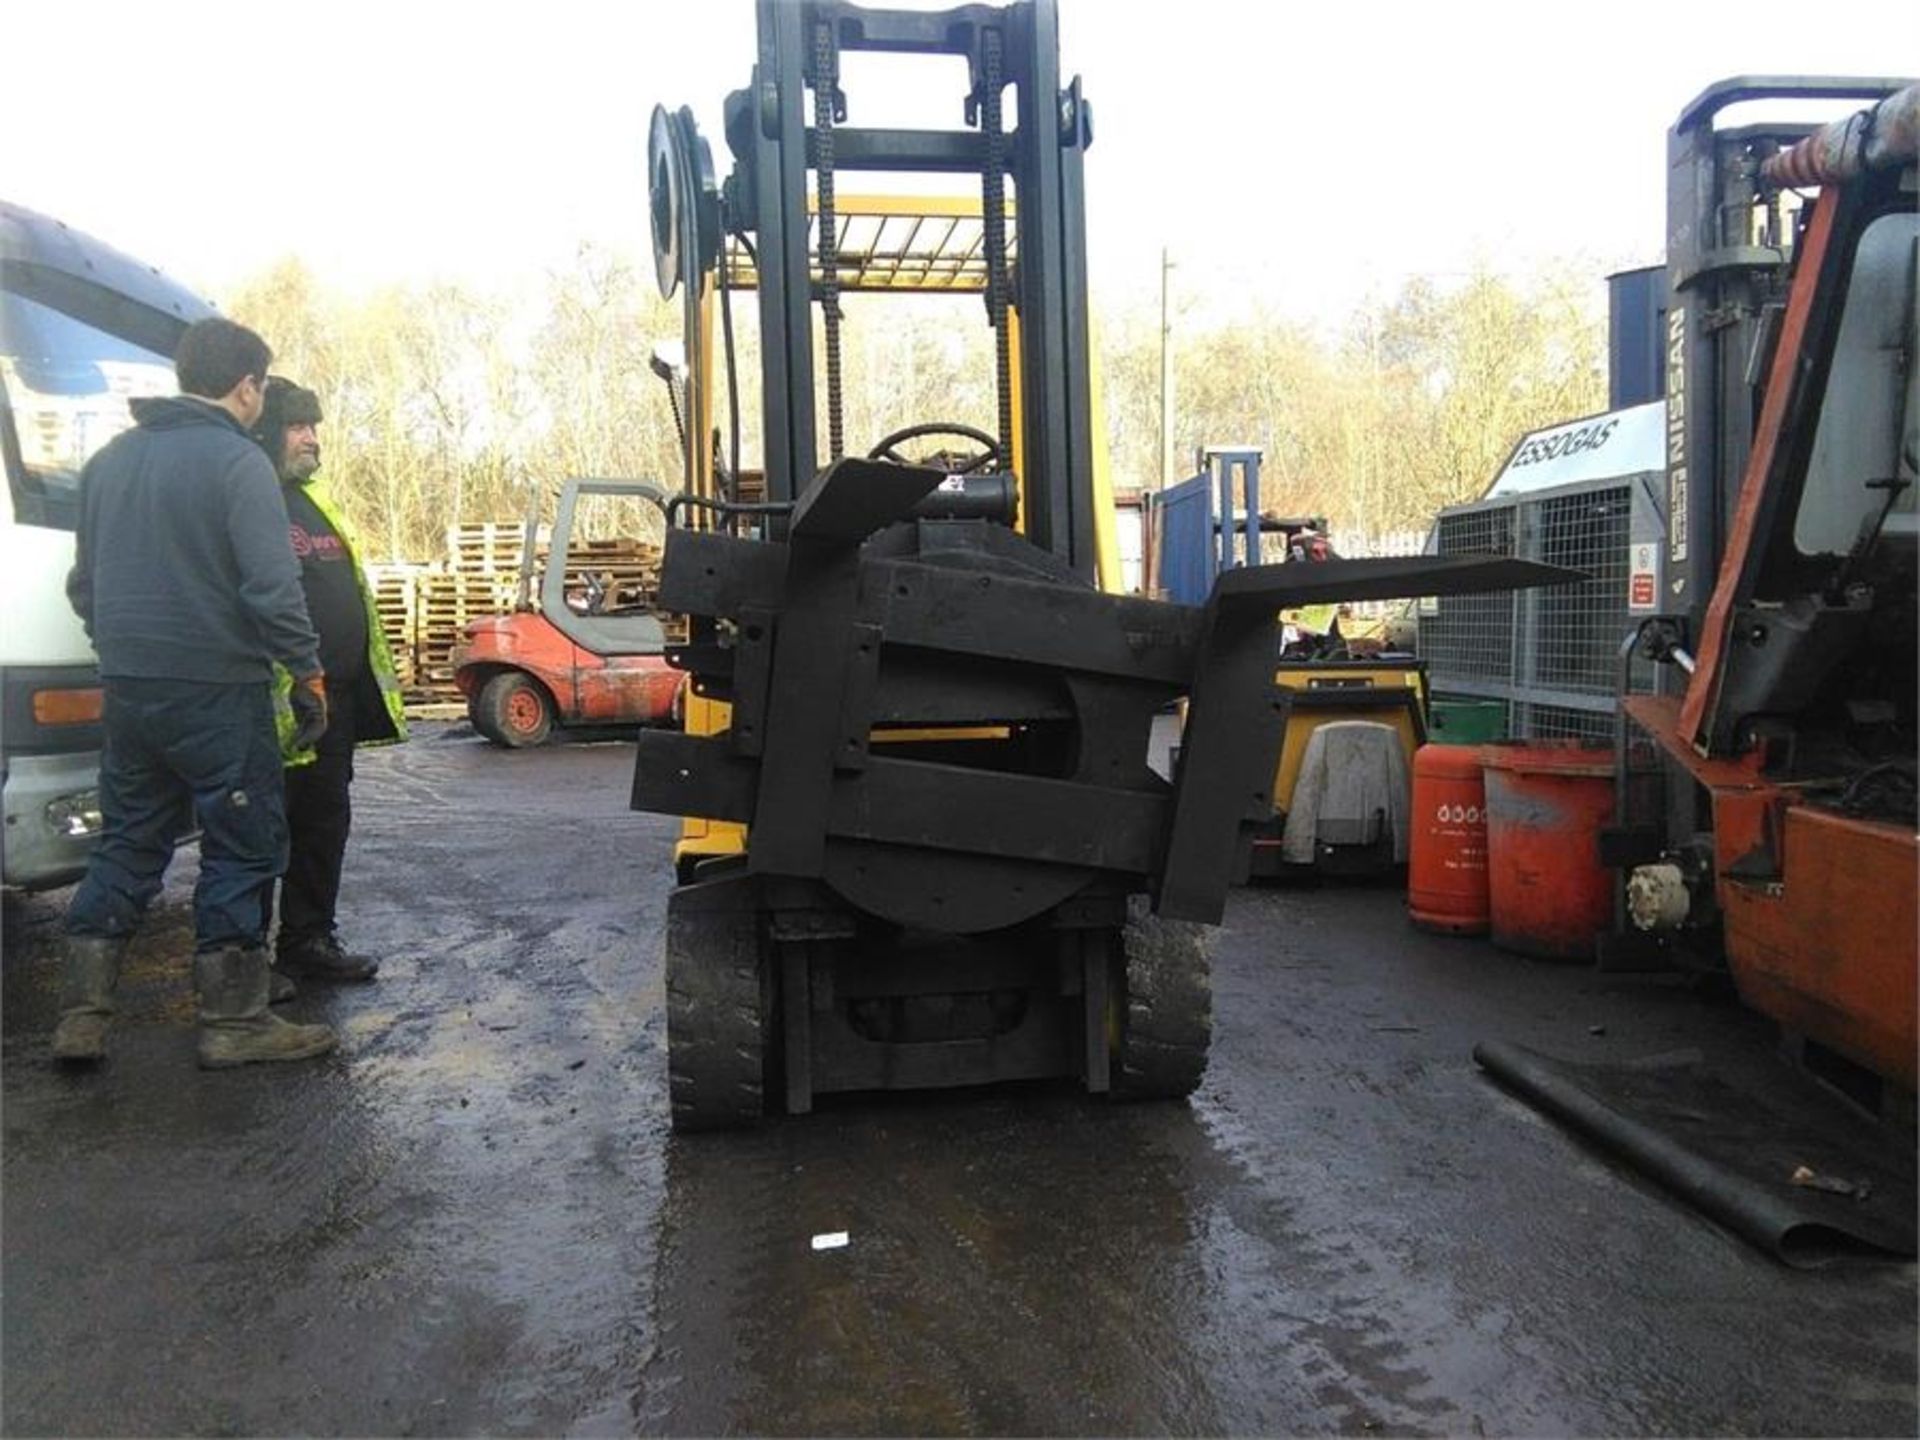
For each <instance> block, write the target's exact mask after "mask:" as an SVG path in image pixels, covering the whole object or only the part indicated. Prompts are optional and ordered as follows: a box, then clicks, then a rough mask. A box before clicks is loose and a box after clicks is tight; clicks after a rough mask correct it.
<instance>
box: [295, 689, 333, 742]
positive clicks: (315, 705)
mask: <svg viewBox="0 0 1920 1440" xmlns="http://www.w3.org/2000/svg"><path fill="white" fill-rule="evenodd" d="M290 698H291V699H292V701H293V748H294V749H296V750H311V749H312V748H313V747H314V746H315V745H318V744H319V743H320V737H321V736H322V735H324V734H326V733H327V677H326V676H325V675H324V674H322V673H321V672H320V671H318V670H316V671H314V672H313V674H311V675H302V676H301V677H300V678H299V679H297V680H295V681H294V682H293V694H292V696H291V697H290Z"/></svg>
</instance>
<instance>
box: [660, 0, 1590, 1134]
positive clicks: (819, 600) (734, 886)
mask: <svg viewBox="0 0 1920 1440" xmlns="http://www.w3.org/2000/svg"><path fill="white" fill-rule="evenodd" d="M757 18H758V47H757V56H756V63H755V66H754V70H753V73H752V77H751V79H750V81H749V83H748V85H747V87H746V88H744V89H742V90H740V91H737V92H735V93H734V94H733V95H731V96H730V97H729V98H728V100H727V102H726V107H725V129H726V142H727V146H728V149H729V150H730V152H731V154H732V157H733V169H732V172H731V174H730V175H729V176H728V177H727V178H726V180H725V181H724V182H719V181H717V180H716V178H715V174H714V168H713V164H712V159H711V152H710V150H709V148H708V146H707V144H706V142H705V140H704V139H703V138H702V137H701V136H700V134H699V132H698V129H697V127H696V126H695V124H694V122H693V118H692V115H691V112H690V111H688V110H685V109H682V110H679V111H677V112H675V111H668V110H666V109H665V108H661V109H659V110H657V111H656V112H655V119H654V129H653V137H652V143H651V145H650V154H649V165H648V169H649V184H650V191H651V215H652V228H653V237H654V244H655V256H656V261H657V267H658V273H659V278H660V281H661V286H662V290H663V293H667V294H669V295H671V294H673V293H676V292H678V293H680V294H681V295H682V297H683V301H684V315H685V324H686V342H687V343H686V353H687V356H688V358H689V364H688V367H687V375H686V377H685V379H684V381H683V385H684V391H683V397H682V398H683V413H684V414H685V415H687V416H688V417H689V423H688V426H687V430H688V435H689V444H688V447H687V451H686V454H685V457H684V459H685V476H684V488H683V490H682V492H681V493H680V494H679V495H676V496H675V497H673V499H671V500H670V501H669V502H668V507H667V508H668V511H669V520H670V528H669V531H668V536H667V543H666V548H665V555H664V559H663V569H662V576H661V586H660V598H661V602H662V605H663V606H664V607H665V608H667V609H669V610H672V611H674V612H677V613H684V614H685V615H686V616H687V617H688V639H687V642H686V643H685V644H682V645H677V646H673V647H670V648H669V651H668V658H669V660H670V661H671V662H672V663H673V664H675V665H676V666H678V667H680V668H682V669H684V670H686V671H687V672H689V675H690V677H691V686H692V689H693V692H694V696H695V699H696V701H697V702H724V705H725V709H724V711H722V710H720V709H719V708H718V706H717V705H716V706H715V708H714V709H713V710H712V711H711V712H709V715H708V719H709V720H713V721H723V722H724V728H721V729H717V730H715V731H714V732H713V733H704V734H703V733H698V732H699V731H701V730H703V729H708V728H709V726H707V725H701V724H694V723H692V717H693V713H694V710H695V709H696V708H697V706H696V705H695V704H690V705H689V717H690V723H689V726H688V733H669V732H647V733H644V734H642V735H641V736H640V739H639V745H638V754H637V757H636V764H635V771H634V784H633V795H632V802H633V804H634V806H635V808H637V809H643V810H650V811H654V812H659V813H666V814H672V815H679V816H684V817H697V818H699V819H702V820H705V821H707V822H709V823H712V824H719V825H726V824H732V825H738V826H743V827H744V848H742V849H740V850H739V851H738V852H737V853H734V854H730V855H729V854H718V855H715V856H714V857H713V858H711V859H708V860H704V861H702V862H700V863H697V864H695V865H693V866H692V867H690V873H689V874H688V875H687V876H686V878H687V879H688V881H689V882H690V883H686V884H683V885H680V886H679V887H677V888H676V890H675V891H674V893H673V895H672V896H671V898H670V901H669V906H668V920H667V926H666V936H665V947H666V957H665V960H666V987H667V997H668V1066H669V1071H670V1092H671V1100H672V1113H673V1123H674V1125H675V1127H676V1128H677V1129H681V1130H692V1129H708V1128H716V1127H723V1126H732V1125H742V1124H751V1123H754V1122H756V1121H758V1120H760V1119H761V1118H762V1116H763V1115H764V1114H766V1113H767V1112H768V1111H769V1110H779V1109H784V1110H785V1111H786V1112H788V1113H790V1114H798V1113H804V1112H806V1111H807V1110H809V1109H810V1108H811V1107H812V1105H813V1102H814V1097H815V1096H817V1095H820V1094H823V1093H827V1092H834V1091H872V1090H884V1089H915V1088H927V1087H936V1086H952V1085H972V1084H982V1083H988V1082H996V1081H1006V1080H1021V1079H1039V1078H1047V1077H1068V1078H1072V1079H1077V1080H1079V1081H1080V1082H1081V1083H1083V1084H1084V1085H1085V1087H1086V1088H1087V1089H1088V1090H1089V1091H1091V1092H1095V1093H1103V1094H1114V1095H1124V1096H1133V1097H1155V1096H1163V1097H1172V1096H1184V1095H1186V1094H1187V1093H1189V1092H1190V1091H1191V1090H1192V1089H1193V1088H1194V1087H1195V1086H1196V1085H1197V1084H1198V1082H1199V1080H1200V1077H1201V1074H1202V1072H1203V1070H1204V1067H1205V1064H1206V1057H1207V1048H1208V1043H1209V1038H1210V1034H1211V1001H1210V984H1209V977H1208V962H1207V950H1206V930H1205V927H1206V926H1208V925H1210V924H1213V923H1217V922H1218V920H1219V919H1220V916H1221V912H1222V908H1223V906H1224V902H1225V897H1226V890H1227V886H1228V882H1229V878H1230V876H1231V875H1232V874H1233V873H1234V872H1235V871H1236V869H1237V868H1239V864H1240V863H1241V860H1242V852H1243V851H1244V848H1245V846H1246V844H1247V842H1248V840H1249V838H1250V835H1251V832H1252V830H1253V828H1254V827H1255V826H1257V825H1258V824H1259V823H1261V822H1262V821H1264V820H1265V819H1266V818H1267V817H1268V815H1269V814H1270V811H1271V803H1272V783H1273V776H1274V773H1275V765H1276V761H1277V757H1278V753H1279V745H1280V738H1281V727H1282V723H1283V716H1282V713H1281V707H1280V706H1279V705H1278V704H1277V703H1276V697H1275V694H1274V681H1273V657H1274V651H1275V640H1276V627H1275V616H1276V615H1277V613H1278V612H1279V611H1280V610H1281V609H1283V608H1285V607H1288V606H1296V605H1305V604H1313V603H1322V602H1325V601H1329V600H1349V599H1368V598H1392V597H1400V596H1409V595H1416V594H1435V593H1455V592H1458V591H1461V590H1487V589H1499V588H1510V587H1512V586H1515V585H1521V584H1532V583H1552V582H1553V581H1554V580H1555V579H1557V578H1562V572H1559V571H1556V570H1552V569H1550V568H1548V567H1541V566H1534V565H1530V564H1528V563H1527V562H1519V561H1512V560H1487V559H1469V560H1440V561H1435V560H1433V559H1430V558H1424V557H1423V558H1418V559H1414V560H1362V561H1348V562H1333V563H1328V564H1324V565H1313V566H1291V567H1281V566H1275V567H1251V568H1245V569H1239V570H1235V571H1233V572H1232V573H1230V574H1227V575H1223V576H1221V577H1220V578H1219V580H1218V581H1217V582H1216V583H1215V585H1214V587H1213V589H1212V592H1211V593H1210V595H1209V596H1208V598H1207V600H1206V603H1205V604H1204V605H1199V606H1189V605H1173V604H1166V603H1162V602H1157V601H1153V600H1148V599H1143V598H1139V597H1130V596H1122V595H1117V594H1113V593H1109V592H1107V591H1105V590H1103V589H1101V588H1100V586H1099V584H1098V580H1099V578H1100V574H1099V572H1100V564H1099V551H1100V546H1099V544H1098V533H1099V528H1100V526H1099V522H1100V518H1101V515H1100V511H1101V504H1100V499H1099V496H1098V494H1097V484H1096V470H1095V456H1096V452H1097V449H1098V442H1099V436H1098V432H1097V429H1096V425H1097V413H1096V407H1095V403H1094V392H1095V388H1096V385H1095V377H1094V374H1093V368H1092V367H1093V356H1092V350H1091V345H1090V341H1089V330H1088V317H1087V295H1086V247H1085V235H1084V218H1083V215H1084V212H1083V185H1084V168H1083V162H1084V157H1085V154H1086V151H1087V147H1088V145H1089V144H1090V142H1091V140H1092V137H1093V118H1092V110H1091V107H1090V106H1089V104H1088V102H1087V100H1086V97H1085V94H1084V92H1083V90H1082V86H1081V83H1080V81H1079V80H1078V79H1075V80H1072V81H1070V82H1066V83H1063V81H1062V77H1061V73H1060V69H1059V59H1058V40H1057V30H1058V27H1057V16H1056V12H1055V8H1054V3H1053V0H1016V3H1013V4H1010V5H1007V6H1004V7H999V6H986V5H969V6H964V7H960V8H957V9H952V10H945V11H904V10H887V9H866V8H861V7H856V6H853V5H849V4H844V3H839V0H758V5H757ZM853 52H861V53H864V54H869V55H875V54H878V55H886V54H892V55H911V56H922V57H924V56H948V57H953V59H954V60H955V62H957V63H956V64H955V66H954V69H955V71H956V72H958V71H959V70H960V69H962V68H964V71H965V76H966V83H965V85H964V86H960V85H956V88H955V93H954V96H953V98H954V101H955V102H956V110H957V111H958V112H959V115H960V116H961V117H962V118H963V120H964V125H963V127H962V128H959V129H951V130H896V129H882V128H869V127H860V126H855V125H852V124H849V123H848V121H849V118H850V116H851V115H852V114H853V105H852V103H851V102H850V100H849V98H848V96H847V95H846V93H845V91H844V90H843V88H842V85H841V76H842V71H841V60H842V57H843V56H844V55H846V54H849V53H853ZM956 78H957V73H956ZM870 171H888V172H909V173H917V174H921V175H943V176H949V177H955V176H957V177H963V178H965V179H968V180H970V181H971V183H972V184H974V185H977V186H978V193H979V197H980V200H979V213H980V217H981V235H980V244H979V249H978V259H979V263H980V264H981V266H982V267H983V284H982V299H983V301H984V309H985V317H986V321H987V323H988V324H989V325H990V326H991V327H992V332H993V341H994V344H993V350H994V364H995V387H994V394H995V399H996V413H995V414H994V415H993V416H991V417H981V418H980V423H978V424H977V425H973V424H967V423H965V422H962V421H960V420H957V419H947V418H943V417H929V419H928V420H927V421H926V422H924V423H923V424H919V425H914V426H909V427H906V428H904V429H903V430H900V431H897V432H895V433H893V434H891V435H887V436H881V437H874V438H873V439H872V440H871V441H870V442H869V443H867V444H864V445H859V444H857V443H856V444H855V445H854V446H852V447H850V445H849V437H847V435H846V434H845V423H844V414H843V411H844V406H843V385H844V377H843V374H842V353H841V333H842V327H843V324H844V319H843V315H842V310H841V295H842V284H843V280H844V278H845V275H846V271H847V266H845V265H844V264H843V263H842V256H841V246H842V242H843V239H844V238H845V237H844V230H843V227H842V225H841V223H840V219H839V215H838V208H837V204H836V197H837V188H836V187H837V184H838V180H839V177H840V176H841V175H842V174H843V173H844V172H870ZM1009 180H1011V182H1012V186H1013V190H1014V192H1015V197H1014V198H1017V209H1016V208H1013V207H1011V206H1010V205H1009V196H1008V194H1007V184H1008V181H1009ZM809 181H811V182H812V183H811V189H812V197H811V199H810V196H809V188H810V186H809ZM1015 216H1017V226H1016V222H1015ZM735 245H737V246H738V247H739V248H740V249H741V250H743V251H744V252H745V253H746V254H747V255H748V256H750V257H751V259H752V261H753V263H754V265H755V268H756V271H757V288H756V290H755V292H754V296H755V301H756V303H757V309H758V318H759V336H760V351H761V354H760V375H759V380H760V386H759V390H760V394H759V401H760V405H759V409H760V422H761V424H760V428H761V437H760V438H761V444H762V464H763V467H764V475H765V492H764V498H756V499H747V498H745V497H744V496H743V495H742V494H741V492H740V489H739V487H738V486H737V485H736V483H735V479H734V477H735V476H737V475H738V474H739V471H740V466H739V443H738V439H737V436H738V426H737V422H736V423H734V424H732V425H731V426H730V427H729V428H730V429H731V430H732V431H733V435H734V437H735V438H734V442H733V444H732V445H731V446H726V445H724V444H723V445H722V446H720V447H718V449H719V450H720V452H721V453H722V454H723V455H725V456H726V459H725V461H724V463H715V457H714V450H715V448H716V447H713V446H710V445H709V444H708V443H707V437H708V435H709V433H710V429H709V427H710V426H711V423H712V416H713V412H714V408H715V407H714V395H715V393H716V390H717V386H716V383H715V376H714V374H713V371H714V369H715V366H714V365H713V363H712V361H711V359H710V358H709V357H710V356H711V354H712V351H713V334H712V328H713V319H712V317H713V314H714V310H715V308H716V307H715V306H714V304H713V303H712V302H713V300H714V298H715V296H716V294H717V297H718V300H719V302H720V303H719V305H718V307H717V308H718V311H719V317H720V330H721V335H720V341H721V345H722V347H723V350H724V353H725V354H726V356H727V358H728V365H729V370H731V368H732V353H733V343H732V334H731V330H732V327H731V324H730V323H729V317H730V311H731V304H732V302H731V295H730V276H729V274H728V273H727V272H728V269H729V268H730V267H729V266H728V265H727V264H725V263H723V258H724V257H725V256H726V255H727V254H728V252H729V251H730V249H731V248H732V247H733V246H735ZM1016 249H1017V263H1016V260H1015V252H1016ZM902 303H910V302H906V301H903V302H902ZM736 403H737V402H736ZM929 430H934V431H938V432H940V443H939V444H938V446H937V449H938V450H939V451H940V452H942V453H941V454H940V456H939V460H938V463H915V462H913V461H912V460H911V459H910V458H909V454H908V451H907V449H906V448H905V447H907V446H908V445H910V444H912V443H914V442H917V441H922V440H925V439H927V438H928V431H929ZM822 432H824V434H823V433H822ZM823 439H824V441H825V454H824V457H823V455H822V453H821V442H822V440H823ZM823 460H824V463H823ZM1181 697H1189V698H1190V713H1189V724H1188V730H1187V741H1186V744H1185V746H1184V747H1183V749H1182V753H1181V758H1180V762H1179V765H1178V768H1177V769H1176V771H1175V773H1174V776H1173V778H1172V780H1171V781H1167V780H1164V779H1162V778H1161V777H1160V776H1159V775H1157V774H1156V773H1155V772H1154V770H1153V769H1152V768H1151V767H1150V766H1149V764H1148V747H1149V738H1150V732H1151V729H1152V726H1153V721H1154V717H1155V716H1156V714H1157V713H1158V712H1159V711H1160V710H1161V708H1162V707H1163V706H1165V705H1166V704H1168V703H1170V702H1172V701H1175V700H1177V699H1179V698H1181Z"/></svg>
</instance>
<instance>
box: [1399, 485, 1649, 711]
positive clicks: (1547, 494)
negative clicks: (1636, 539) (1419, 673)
mask: <svg viewBox="0 0 1920 1440" xmlns="http://www.w3.org/2000/svg"><path fill="white" fill-rule="evenodd" d="M1633 506H1634V487H1633V484H1632V483H1631V481H1629V480H1620V481H1605V482H1589V483H1585V484H1581V485H1577V486H1569V487H1562V488H1560V489H1558V490H1552V491H1543V492H1540V493H1536V494H1532V495H1522V496H1512V497H1503V498H1501V499H1498V500H1486V501H1481V502H1479V503H1478V504H1475V505H1470V506H1461V507H1459V508H1458V509H1455V510H1453V511H1450V512H1447V513H1444V514H1442V515H1441V516H1440V519H1439V522H1438V524H1437V526H1436V528H1435V541H1436V548H1437V549H1438V551H1439V553H1440V554H1442V555H1514V556H1518V557H1520V558H1523V559H1528V560H1539V561H1542V562H1544V563H1546V564H1548V565H1562V566H1565V567H1567V568H1568V569H1572V570H1578V571H1580V572H1582V573H1583V574H1584V575H1585V576H1586V577H1587V578H1586V579H1584V580H1580V581H1577V582H1576V583H1574V584H1571V585H1557V586H1554V587H1552V588H1551V589H1543V590H1526V591H1519V592H1515V593H1512V594H1505V595H1462V596H1447V597H1443V598H1442V599H1441V600H1440V601H1439V602H1438V603H1437V606H1435V607H1432V609H1431V611H1430V612H1429V613H1423V614H1422V615H1421V617H1420V651H1421V654H1422V655H1423V656H1425V657H1426V660H1427V666H1428V674H1429V676H1430V677H1431V679H1432V683H1433V687H1434V689H1435V690H1436V691H1439V692H1441V693H1446V692H1452V693H1455V694H1462V695H1477V696H1483V697H1485V698H1488V699H1500V700H1505V701H1506V702H1507V706H1508V734H1510V735H1511V736H1513V737H1514V738H1515V739H1520V740H1534V739H1539V740H1549V739H1554V740H1559V739H1566V740H1581V741H1587V742H1592V743H1606V742H1607V741H1608V740H1609V739H1610V737H1611V736H1612V733H1613V712H1614V708H1615V706H1614V690H1615V686H1616V684H1617V683H1618V675H1619V664H1620V660H1619V656H1620V646H1621V643H1622V641H1624V640H1625V638H1626V636H1627V633H1628V631H1629V630H1631V629H1632V628H1633V616H1632V615H1631V614H1630V613H1629V612H1628V610H1627V587H1628V571H1629V568H1630V566H1631V564H1632V559H1631V554H1632V540H1633ZM1646 669H1647V666H1646V662H1644V661H1636V662H1635V665H1634V679H1635V681H1636V682H1644V681H1645V679H1646V675H1645V671H1646Z"/></svg>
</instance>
